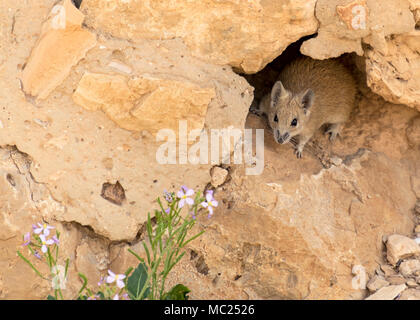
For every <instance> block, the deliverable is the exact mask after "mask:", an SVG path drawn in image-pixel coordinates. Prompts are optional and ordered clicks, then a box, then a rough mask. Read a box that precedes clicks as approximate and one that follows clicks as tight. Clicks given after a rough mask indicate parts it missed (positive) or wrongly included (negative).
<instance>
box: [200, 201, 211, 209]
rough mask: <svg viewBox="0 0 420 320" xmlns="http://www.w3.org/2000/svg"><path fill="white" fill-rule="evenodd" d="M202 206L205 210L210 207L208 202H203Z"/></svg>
mask: <svg viewBox="0 0 420 320" xmlns="http://www.w3.org/2000/svg"><path fill="white" fill-rule="evenodd" d="M201 205H202V206H203V207H204V208H207V207H208V206H209V204H208V203H207V202H205V201H204V202H201Z"/></svg>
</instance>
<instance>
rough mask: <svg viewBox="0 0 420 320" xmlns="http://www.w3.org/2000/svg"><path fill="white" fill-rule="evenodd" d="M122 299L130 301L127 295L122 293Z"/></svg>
mask: <svg viewBox="0 0 420 320" xmlns="http://www.w3.org/2000/svg"><path fill="white" fill-rule="evenodd" d="M122 298H123V299H124V300H131V299H130V297H129V296H128V293H123V295H122Z"/></svg>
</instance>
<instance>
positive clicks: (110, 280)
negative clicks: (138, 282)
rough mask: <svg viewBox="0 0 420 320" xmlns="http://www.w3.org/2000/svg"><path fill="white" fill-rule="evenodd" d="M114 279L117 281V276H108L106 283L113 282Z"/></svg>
mask: <svg viewBox="0 0 420 320" xmlns="http://www.w3.org/2000/svg"><path fill="white" fill-rule="evenodd" d="M114 281H115V277H113V276H108V277H106V283H113V282H114Z"/></svg>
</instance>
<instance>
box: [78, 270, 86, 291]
mask: <svg viewBox="0 0 420 320" xmlns="http://www.w3.org/2000/svg"><path fill="white" fill-rule="evenodd" d="M79 277H80V278H81V279H82V281H83V284H82V287H81V288H80V290H79V295H80V294H81V293H82V291H83V290H84V289H85V288H86V286H87V283H88V280H87V278H86V276H85V275H84V274H83V273H80V272H79Z"/></svg>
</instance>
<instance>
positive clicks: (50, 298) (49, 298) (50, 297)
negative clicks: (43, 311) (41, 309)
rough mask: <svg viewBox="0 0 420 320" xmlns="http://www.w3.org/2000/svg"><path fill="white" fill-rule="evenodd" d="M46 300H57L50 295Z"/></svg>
mask: <svg viewBox="0 0 420 320" xmlns="http://www.w3.org/2000/svg"><path fill="white" fill-rule="evenodd" d="M47 300H57V299H56V298H54V297H53V296H52V295H50V294H49V295H48V297H47Z"/></svg>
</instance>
